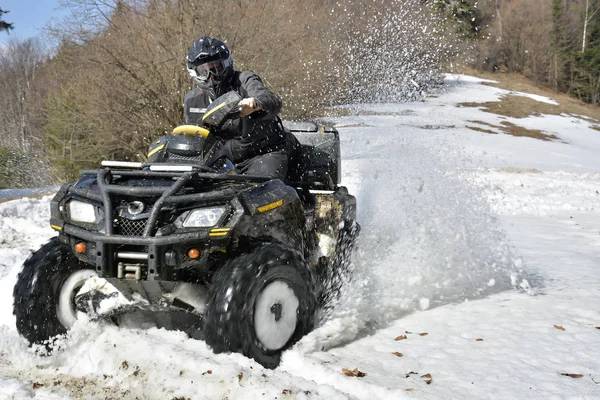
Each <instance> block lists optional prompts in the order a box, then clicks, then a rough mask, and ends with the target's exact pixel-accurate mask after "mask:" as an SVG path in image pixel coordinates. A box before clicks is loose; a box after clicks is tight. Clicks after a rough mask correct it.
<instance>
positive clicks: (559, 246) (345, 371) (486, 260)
mask: <svg viewBox="0 0 600 400" xmlns="http://www.w3.org/2000/svg"><path fill="white" fill-rule="evenodd" d="M445 82H446V86H445V87H444V88H443V90H440V91H439V92H438V93H436V94H435V95H432V96H430V97H428V98H427V99H425V100H424V101H421V102H412V103H386V104H353V105H348V106H344V107H339V108H337V109H335V110H332V112H331V116H329V117H327V120H328V121H329V122H331V123H334V124H335V125H336V126H337V128H338V129H339V131H340V136H341V138H342V153H343V165H342V170H343V183H344V185H346V186H348V188H349V190H350V192H351V193H354V194H355V195H356V196H357V201H358V214H359V215H358V218H359V222H360V223H361V225H362V227H363V231H362V234H361V237H360V242H359V249H358V251H357V254H356V257H355V260H354V263H353V268H354V275H353V276H354V279H353V281H352V282H350V283H349V284H348V285H347V286H346V287H345V290H344V293H343V297H342V300H341V301H340V303H339V304H337V305H336V307H335V309H334V310H333V311H331V312H328V313H323V314H322V315H321V319H320V324H319V327H318V328H317V329H315V330H314V331H313V332H312V333H311V334H309V335H308V336H306V337H305V338H303V339H302V340H301V341H300V342H299V343H298V344H297V345H296V346H294V348H293V349H291V350H289V351H287V352H285V354H284V356H283V360H282V364H281V365H280V367H279V368H278V369H276V370H273V371H271V370H265V369H264V368H262V367H261V366H260V365H258V364H257V363H255V362H253V361H250V360H248V359H246V358H245V357H243V356H241V355H238V354H232V355H227V354H220V355H215V354H213V353H212V352H211V351H210V349H209V348H207V346H206V345H205V344H204V342H202V341H197V340H192V339H189V338H187V337H186V336H185V335H184V334H182V333H179V332H167V331H164V330H159V329H156V328H151V329H148V330H136V329H126V328H118V327H115V326H101V325H98V324H95V323H89V322H87V321H81V323H79V324H78V325H76V326H75V328H74V329H73V331H72V332H71V334H70V335H69V336H68V337H67V338H65V340H64V348H63V349H62V350H61V351H59V352H57V353H56V354H54V355H51V356H48V357H40V356H38V355H36V354H34V353H33V352H32V351H31V350H30V349H28V347H27V346H26V344H25V343H24V341H23V340H22V339H21V338H19V337H18V335H17V333H16V330H15V326H14V317H13V316H12V296H11V294H12V286H13V285H14V282H15V278H16V275H17V273H18V271H19V268H20V265H21V264H22V262H23V261H24V259H25V258H26V257H27V255H28V254H29V253H30V251H31V250H32V249H35V248H37V247H38V246H40V245H41V244H43V243H44V242H45V241H46V240H47V238H48V237H50V236H52V235H53V231H52V230H51V229H50V228H49V227H48V226H47V219H48V203H49V201H50V197H48V196H46V197H42V198H30V199H27V198H26V199H20V200H13V201H7V202H4V203H0V218H2V224H1V225H0V252H1V254H2V257H0V332H1V334H0V398H15V399H33V398H35V399H44V400H47V399H64V398H94V399H96V398H99V399H102V398H106V399H112V398H123V399H136V398H137V399H140V398H142V399H188V398H189V399H225V398H227V399H262V398H269V399H275V398H277V399H292V398H296V399H316V398H323V399H325V398H326V399H373V398H377V399H402V398H419V399H439V398H445V399H462V398H473V399H475V398H476V399H486V398H524V397H527V398H529V399H547V398H549V397H550V398H566V397H576V398H586V399H592V398H595V397H597V393H598V390H599V386H598V385H599V384H600V361H598V358H597V355H596V353H597V350H596V349H600V309H599V308H598V307H597V304H600V279H599V278H598V273H599V272H600V271H599V266H600V252H599V251H598V250H599V248H600V132H599V131H598V125H600V123H599V121H598V120H597V119H596V114H594V113H595V112H596V111H595V110H591V112H590V113H584V112H583V111H582V110H579V109H576V108H571V107H575V105H571V104H570V103H568V102H565V101H564V100H563V98H562V97H557V96H554V95H552V94H551V93H545V92H539V93H530V92H532V91H534V90H531V89H530V88H529V87H524V86H506V88H507V89H501V88H499V87H497V86H498V85H499V84H498V83H495V82H489V81H485V80H481V79H480V78H474V77H471V76H465V75H448V76H447V77H446V81H445ZM502 84H503V83H502V82H501V83H500V85H502ZM509 84H510V85H517V84H518V82H514V81H512V80H509V82H508V83H506V85H509ZM507 104H510V105H509V106H507ZM507 108H508V109H510V110H509V111H506V110H507ZM555 108H556V109H555ZM353 371H354V372H353ZM359 372H360V373H359Z"/></svg>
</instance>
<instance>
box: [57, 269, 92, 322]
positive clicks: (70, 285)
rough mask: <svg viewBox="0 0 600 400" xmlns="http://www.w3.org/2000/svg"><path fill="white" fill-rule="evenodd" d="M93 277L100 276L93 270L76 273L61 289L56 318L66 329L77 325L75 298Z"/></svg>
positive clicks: (70, 276)
mask: <svg viewBox="0 0 600 400" xmlns="http://www.w3.org/2000/svg"><path fill="white" fill-rule="evenodd" d="M93 276H98V274H97V273H96V271H94V270H91V269H82V270H79V271H75V272H73V273H72V274H71V275H69V277H68V278H67V280H65V282H64V283H63V285H62V287H61V288H60V293H59V295H58V304H57V305H56V316H57V317H58V320H59V321H60V323H61V324H62V325H63V326H64V327H65V328H67V329H70V328H71V327H72V326H73V325H74V324H75V321H77V311H76V309H75V296H76V295H77V293H78V292H79V290H80V289H81V288H82V286H83V284H84V283H85V281H86V280H88V279H89V278H91V277H93Z"/></svg>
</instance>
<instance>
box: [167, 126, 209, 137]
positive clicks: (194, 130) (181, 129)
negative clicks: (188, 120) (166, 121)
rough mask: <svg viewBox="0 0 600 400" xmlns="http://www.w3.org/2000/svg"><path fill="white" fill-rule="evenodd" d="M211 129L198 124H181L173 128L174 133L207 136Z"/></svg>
mask: <svg viewBox="0 0 600 400" xmlns="http://www.w3.org/2000/svg"><path fill="white" fill-rule="evenodd" d="M209 133H210V131H209V130H208V129H206V128H203V127H201V126H198V125H179V126H178V127H176V128H175V129H173V135H192V136H193V135H200V136H202V137H203V138H205V139H206V138H207V137H208V134H209Z"/></svg>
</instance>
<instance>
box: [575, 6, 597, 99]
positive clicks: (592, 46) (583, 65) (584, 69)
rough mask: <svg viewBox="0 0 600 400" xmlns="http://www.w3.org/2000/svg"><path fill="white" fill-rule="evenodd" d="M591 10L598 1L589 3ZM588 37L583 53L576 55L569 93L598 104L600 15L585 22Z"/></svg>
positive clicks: (593, 16)
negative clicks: (572, 80)
mask: <svg viewBox="0 0 600 400" xmlns="http://www.w3.org/2000/svg"><path fill="white" fill-rule="evenodd" d="M590 3H592V4H591V7H592V9H594V10H596V9H598V7H600V0H593V1H590ZM587 25H588V32H589V33H588V35H587V38H586V41H587V45H586V47H585V51H583V52H579V53H578V54H577V55H576V58H575V62H574V82H573V85H572V87H571V90H570V93H571V94H572V95H574V96H576V97H579V98H580V99H581V100H583V101H585V102H588V103H592V104H595V105H597V104H599V103H600V13H595V14H592V18H590V19H589V20H588V22H587Z"/></svg>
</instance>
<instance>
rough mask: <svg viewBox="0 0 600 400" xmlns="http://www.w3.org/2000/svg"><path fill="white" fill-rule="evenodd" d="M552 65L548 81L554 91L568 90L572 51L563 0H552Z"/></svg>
mask: <svg viewBox="0 0 600 400" xmlns="http://www.w3.org/2000/svg"><path fill="white" fill-rule="evenodd" d="M550 48H551V49H552V55H553V56H552V60H551V62H552V65H550V71H551V72H550V74H551V76H550V82H551V83H552V86H554V89H555V90H556V91H560V92H568V91H569V88H570V75H571V62H572V55H571V54H570V53H571V52H572V49H571V46H570V45H569V35H568V29H567V8H566V4H565V0H552V36H551V43H550Z"/></svg>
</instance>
